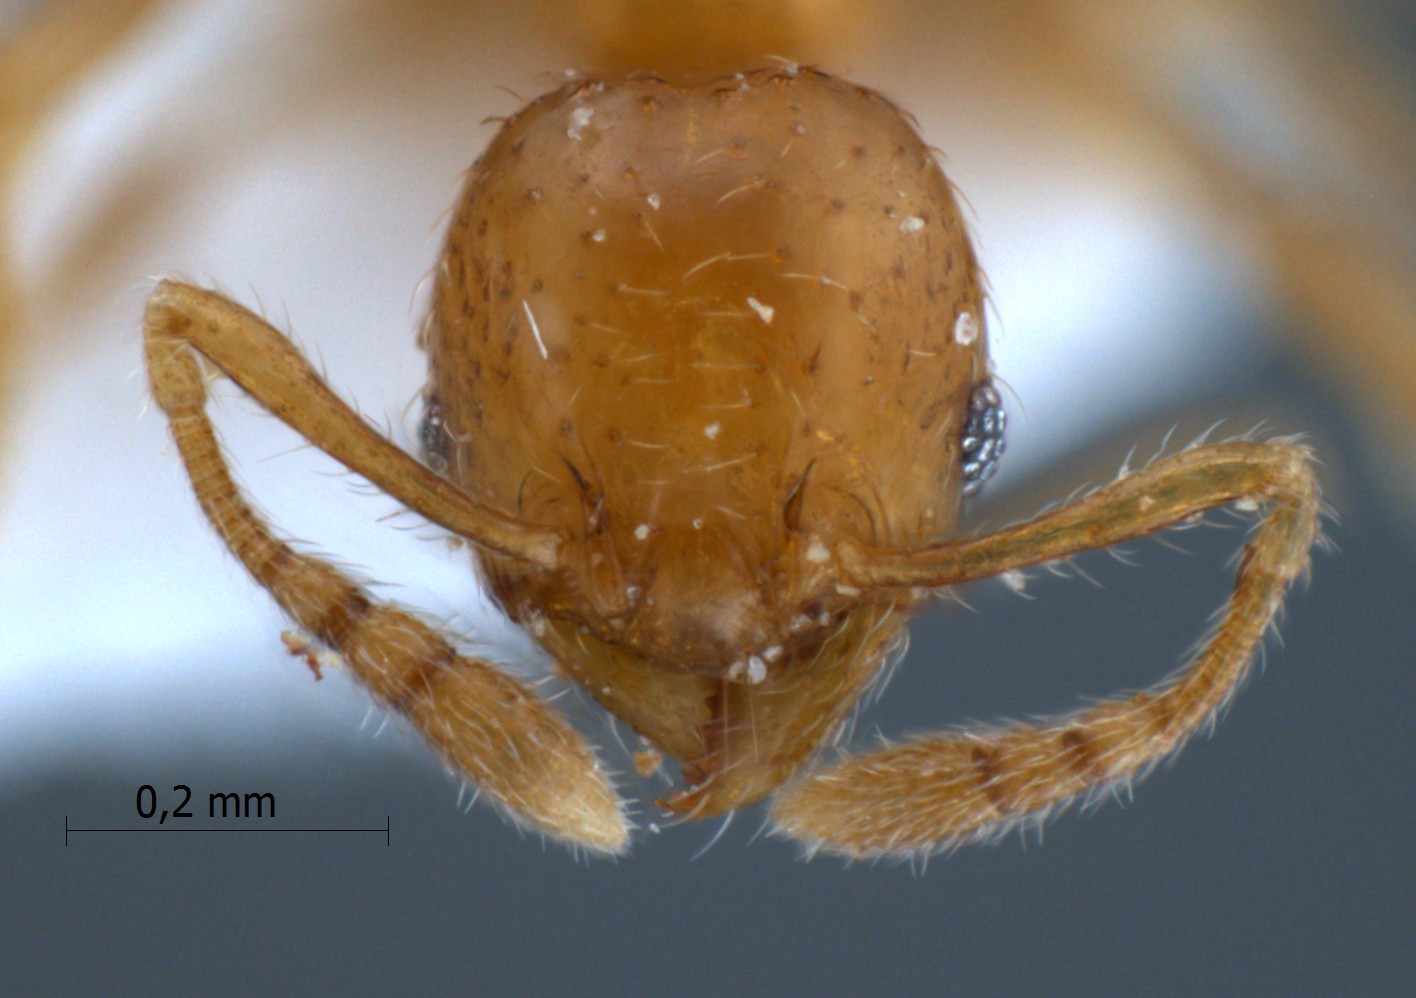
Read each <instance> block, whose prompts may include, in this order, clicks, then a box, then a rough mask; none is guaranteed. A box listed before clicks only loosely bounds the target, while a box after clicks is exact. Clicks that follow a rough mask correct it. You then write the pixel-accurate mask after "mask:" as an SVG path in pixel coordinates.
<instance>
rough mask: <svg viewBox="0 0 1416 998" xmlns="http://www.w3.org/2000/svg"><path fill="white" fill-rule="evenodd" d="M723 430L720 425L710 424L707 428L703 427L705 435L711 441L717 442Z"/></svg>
mask: <svg viewBox="0 0 1416 998" xmlns="http://www.w3.org/2000/svg"><path fill="white" fill-rule="evenodd" d="M722 430H723V427H722V426H721V425H720V424H718V423H709V424H708V425H707V426H705V427H703V435H704V436H705V437H707V438H708V439H709V440H717V439H718V434H719V433H721V432H722Z"/></svg>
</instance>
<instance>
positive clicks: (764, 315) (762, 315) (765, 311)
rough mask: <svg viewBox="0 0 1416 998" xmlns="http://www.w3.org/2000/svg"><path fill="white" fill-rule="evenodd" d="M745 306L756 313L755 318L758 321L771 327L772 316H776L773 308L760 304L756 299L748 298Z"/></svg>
mask: <svg viewBox="0 0 1416 998" xmlns="http://www.w3.org/2000/svg"><path fill="white" fill-rule="evenodd" d="M747 304H748V307H749V308H751V309H752V310H753V311H754V312H756V313H757V317H758V318H759V319H761V320H762V321H763V322H765V323H767V325H769V326H770V325H772V316H774V315H776V314H777V310H776V309H775V308H773V307H772V306H771V305H764V304H762V303H761V302H760V301H758V300H757V299H756V298H749V299H748V300H747Z"/></svg>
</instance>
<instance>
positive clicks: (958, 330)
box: [954, 309, 978, 347]
mask: <svg viewBox="0 0 1416 998" xmlns="http://www.w3.org/2000/svg"><path fill="white" fill-rule="evenodd" d="M977 339H978V320H977V319H975V318H974V314H973V313H972V312H970V311H968V310H967V309H966V310H964V311H963V312H960V313H959V317H958V318H957V319H955V320H954V342H955V343H957V344H959V346H961V347H971V346H973V345H974V342H975V341H976V340H977Z"/></svg>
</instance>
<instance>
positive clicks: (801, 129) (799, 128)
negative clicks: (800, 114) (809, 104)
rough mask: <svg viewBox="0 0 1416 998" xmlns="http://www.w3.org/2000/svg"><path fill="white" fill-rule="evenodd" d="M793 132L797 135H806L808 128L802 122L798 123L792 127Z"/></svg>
mask: <svg viewBox="0 0 1416 998" xmlns="http://www.w3.org/2000/svg"><path fill="white" fill-rule="evenodd" d="M792 131H793V132H794V133H795V134H797V135H805V134H806V126H805V125H803V124H802V123H801V122H800V121H798V122H797V123H796V124H795V125H793V126H792Z"/></svg>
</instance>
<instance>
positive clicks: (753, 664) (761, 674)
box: [747, 655, 767, 686]
mask: <svg viewBox="0 0 1416 998" xmlns="http://www.w3.org/2000/svg"><path fill="white" fill-rule="evenodd" d="M766 678H767V663H766V662H764V661H762V659H760V658H758V657H757V656H756V655H749V656H748V657H747V681H748V682H749V683H751V684H752V685H754V686H756V685H757V684H758V683H760V682H762V680H764V679H766Z"/></svg>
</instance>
